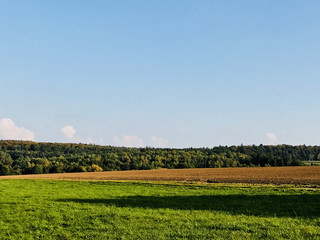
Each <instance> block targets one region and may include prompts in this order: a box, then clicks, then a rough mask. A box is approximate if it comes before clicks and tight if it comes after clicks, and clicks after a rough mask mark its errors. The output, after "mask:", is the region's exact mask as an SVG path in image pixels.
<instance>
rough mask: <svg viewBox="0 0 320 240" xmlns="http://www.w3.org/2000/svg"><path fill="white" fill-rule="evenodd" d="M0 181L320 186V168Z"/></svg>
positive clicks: (128, 173)
mask: <svg viewBox="0 0 320 240" xmlns="http://www.w3.org/2000/svg"><path fill="white" fill-rule="evenodd" d="M0 179H69V180H143V181H193V182H209V183H253V184H295V185H320V166H311V167H309V166H308V167H304V166H303V167H265V168H262V167H257V168H197V169H170V170H169V169H157V170H139V171H119V172H115V171H113V172H90V173H58V174H38V175H18V176H17V175H16V176H1V177H0Z"/></svg>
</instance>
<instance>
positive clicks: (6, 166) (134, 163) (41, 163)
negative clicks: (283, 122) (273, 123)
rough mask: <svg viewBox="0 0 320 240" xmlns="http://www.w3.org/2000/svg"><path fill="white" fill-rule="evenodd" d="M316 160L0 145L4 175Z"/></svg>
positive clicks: (276, 150)
mask: <svg viewBox="0 0 320 240" xmlns="http://www.w3.org/2000/svg"><path fill="white" fill-rule="evenodd" d="M316 160H320V147H319V146H305V145H302V146H291V145H277V146H269V145H262V144H261V145H259V146H256V145H250V146H244V145H240V146H217V147H213V148H185V149H174V148H151V147H145V148H126V147H113V146H99V145H93V144H71V143H37V142H32V141H12V140H10V141H9V140H0V175H15V174H41V173H64V172H97V171H120V170H144V169H145V170H146V169H157V168H169V169H174V168H220V167H257V166H261V167H265V166H298V165H303V161H316Z"/></svg>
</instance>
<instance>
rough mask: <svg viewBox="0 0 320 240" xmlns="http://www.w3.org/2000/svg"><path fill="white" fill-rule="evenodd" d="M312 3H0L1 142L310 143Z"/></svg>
mask: <svg viewBox="0 0 320 240" xmlns="http://www.w3.org/2000/svg"><path fill="white" fill-rule="evenodd" d="M319 13H320V1H318V0H308V1H303V0H301V1H295V0H283V1H277V0H267V1H263V0H261V1H256V0H242V1H241V0H240V1H231V0H227V1H225V0H220V1H214V0H211V1H208V0H202V1H198V0H193V1H190V0H161V1H150V0H145V1H143V0H137V1H133V0H130V1H129V0H127V1H126V0H121V1H113V0H112V1H111V0H110V1H107V0H93V1H88V0H86V1H84V0H69V1H62V0H58V1H53V0H46V1H39V0H31V1H8V0H0V90H1V93H0V138H2V139H33V140H35V141H49V142H93V143H97V144H103V145H117V146H120V145H125V146H146V145H148V146H165V147H179V148H181V147H212V146H215V145H240V144H260V143H263V144H282V143H285V144H294V145H297V144H306V145H319V144H320V14H319Z"/></svg>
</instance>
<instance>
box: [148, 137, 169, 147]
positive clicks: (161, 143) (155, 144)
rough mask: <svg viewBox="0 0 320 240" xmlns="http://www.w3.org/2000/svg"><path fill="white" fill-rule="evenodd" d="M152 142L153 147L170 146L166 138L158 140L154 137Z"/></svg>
mask: <svg viewBox="0 0 320 240" xmlns="http://www.w3.org/2000/svg"><path fill="white" fill-rule="evenodd" d="M151 142H152V146H153V147H159V148H164V147H166V146H167V145H168V142H169V141H168V140H167V139H165V138H157V137H156V136H152V137H151Z"/></svg>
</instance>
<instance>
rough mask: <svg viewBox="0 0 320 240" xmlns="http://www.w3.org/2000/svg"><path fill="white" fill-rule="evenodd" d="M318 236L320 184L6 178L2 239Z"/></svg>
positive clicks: (0, 187) (0, 212)
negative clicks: (231, 183) (215, 183)
mask: <svg viewBox="0 0 320 240" xmlns="http://www.w3.org/2000/svg"><path fill="white" fill-rule="evenodd" d="M213 238H214V239H320V188H295V187H288V186H278V187H275V186H250V185H245V186H239V185H234V186H227V185H190V184H189V185H184V184H159V183H158V184H156V183H154V184H151V183H137V182H136V183H135V182H93V181H92V182H90V181H48V180H0V239H213Z"/></svg>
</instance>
